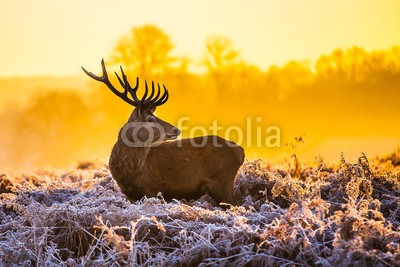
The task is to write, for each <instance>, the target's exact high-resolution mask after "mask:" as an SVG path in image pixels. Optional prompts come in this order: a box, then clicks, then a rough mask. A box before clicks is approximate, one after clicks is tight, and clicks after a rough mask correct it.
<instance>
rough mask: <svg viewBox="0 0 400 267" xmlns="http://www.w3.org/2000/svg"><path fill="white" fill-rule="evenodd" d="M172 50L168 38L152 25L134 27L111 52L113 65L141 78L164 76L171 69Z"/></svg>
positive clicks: (172, 60)
mask: <svg viewBox="0 0 400 267" xmlns="http://www.w3.org/2000/svg"><path fill="white" fill-rule="evenodd" d="M173 48H174V46H173V44H172V43H171V41H170V38H169V36H168V35H167V34H166V33H165V32H163V31H162V30H161V29H160V28H158V27H157V26H154V25H144V26H142V27H135V28H132V30H131V31H130V32H129V33H128V34H127V35H126V36H124V37H122V38H121V39H120V40H119V41H118V43H117V45H116V46H115V48H114V51H113V63H115V64H122V65H123V66H124V68H125V69H126V70H127V71H128V72H129V71H131V72H135V74H138V73H139V75H140V76H141V77H149V76H150V77H152V76H157V75H161V74H165V73H166V72H168V70H169V69H170V68H171V67H172V63H173V62H174V58H173V57H172V56H171V51H172V49H173Z"/></svg>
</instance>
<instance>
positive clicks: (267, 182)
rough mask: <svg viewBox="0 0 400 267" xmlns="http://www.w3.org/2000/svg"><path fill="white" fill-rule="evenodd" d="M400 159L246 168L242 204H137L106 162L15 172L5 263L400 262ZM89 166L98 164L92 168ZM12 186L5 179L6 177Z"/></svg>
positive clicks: (2, 214) (238, 190)
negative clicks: (67, 167) (220, 205)
mask: <svg viewBox="0 0 400 267" xmlns="http://www.w3.org/2000/svg"><path fill="white" fill-rule="evenodd" d="M394 162H396V159H395V158H394V156H393V155H391V156H390V157H383V158H380V159H376V160H372V161H368V159H367V157H366V156H365V155H362V156H361V157H360V159H359V161H357V162H355V163H351V162H347V161H346V159H345V157H344V156H342V159H341V162H339V164H338V165H336V166H335V165H329V164H327V163H324V162H323V161H321V160H320V161H318V162H316V163H308V164H306V163H302V165H301V166H302V168H301V169H298V170H296V173H297V174H298V177H292V176H291V173H293V170H291V169H290V168H288V167H287V165H285V164H284V163H282V164H280V165H279V166H278V165H275V164H267V163H263V162H262V161H261V160H255V161H245V163H244V164H243V166H242V167H241V169H240V170H239V174H238V177H237V179H236V182H235V197H236V198H237V199H238V200H240V202H241V206H230V208H229V206H228V208H227V209H224V208H221V207H219V206H218V205H217V203H215V201H214V200H213V199H212V198H211V197H209V196H207V195H206V196H203V197H201V198H200V199H197V200H192V201H190V202H186V201H178V200H173V201H170V202H167V201H165V200H164V199H163V197H162V195H159V196H158V197H156V198H143V199H141V200H140V201H137V202H134V203H130V202H129V201H127V200H126V198H125V196H124V195H123V194H122V193H121V192H120V190H119V187H118V186H117V184H116V183H115V182H114V180H113V179H112V177H111V175H110V172H109V170H108V167H107V166H106V165H104V164H102V163H100V162H92V163H91V162H85V164H84V167H82V166H83V165H82V164H80V165H79V166H78V168H77V169H73V170H58V171H55V170H51V171H49V170H42V171H38V172H35V173H30V174H21V175H17V176H14V177H12V176H6V175H5V174H2V179H3V180H4V179H7V183H10V185H12V186H7V191H2V192H3V193H2V194H0V204H1V208H0V263H1V265H3V266H60V265H62V266H126V265H130V266H136V265H139V266H228V265H229V266H310V265H311V266H399V265H400V247H399V245H398V244H399V242H400V175H399V173H400V172H399V171H400V169H399V166H394V164H393V163H394ZM86 166H90V167H86ZM4 181H5V180H4Z"/></svg>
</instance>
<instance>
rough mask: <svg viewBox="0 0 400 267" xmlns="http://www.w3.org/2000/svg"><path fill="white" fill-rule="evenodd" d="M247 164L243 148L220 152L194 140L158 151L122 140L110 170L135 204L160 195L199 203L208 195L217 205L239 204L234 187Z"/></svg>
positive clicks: (165, 145) (166, 145)
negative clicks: (198, 200)
mask: <svg viewBox="0 0 400 267" xmlns="http://www.w3.org/2000/svg"><path fill="white" fill-rule="evenodd" d="M201 138H202V137H200V138H198V139H201ZM207 138H209V139H210V140H212V139H213V138H217V139H219V140H218V142H219V143H220V144H224V141H225V140H223V139H222V138H220V137H217V136H208V137H207ZM221 139H222V140H221ZM200 142H201V140H199V141H198V142H197V143H200ZM232 145H233V144H232ZM243 160H244V152H243V149H242V148H241V147H239V146H236V147H228V146H222V147H218V148H216V147H214V145H213V143H212V142H207V143H206V145H205V146H201V147H193V146H192V144H191V142H190V139H182V140H177V141H166V142H163V143H161V144H160V145H159V146H156V147H148V148H147V147H145V148H132V147H128V146H126V145H125V143H124V142H123V141H122V140H121V138H119V139H118V141H117V143H116V144H115V146H114V148H113V150H112V153H111V157H110V162H109V166H110V170H111V173H112V175H113V177H114V179H115V180H116V182H117V183H118V185H119V186H120V188H121V191H122V192H123V193H124V194H125V195H126V196H127V197H128V198H130V199H132V200H135V199H136V200H137V199H140V198H142V197H143V196H147V197H154V196H156V195H157V194H158V192H162V193H163V196H164V198H165V199H167V200H170V199H172V198H176V199H196V198H198V197H200V196H202V195H204V194H206V193H208V194H209V195H210V196H212V197H213V198H214V199H215V200H216V201H217V202H226V203H231V204H235V200H234V197H233V183H234V179H235V176H236V172H237V170H238V169H239V167H240V165H242V163H243ZM154 166H156V168H154Z"/></svg>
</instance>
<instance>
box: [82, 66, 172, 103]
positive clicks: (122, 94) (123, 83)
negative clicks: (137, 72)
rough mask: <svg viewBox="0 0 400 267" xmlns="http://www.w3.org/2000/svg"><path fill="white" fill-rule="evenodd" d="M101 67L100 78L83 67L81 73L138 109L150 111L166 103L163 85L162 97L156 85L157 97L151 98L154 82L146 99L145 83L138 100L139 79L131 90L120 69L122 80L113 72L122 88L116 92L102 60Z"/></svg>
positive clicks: (166, 97) (166, 94) (146, 89)
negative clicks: (105, 86)
mask: <svg viewBox="0 0 400 267" xmlns="http://www.w3.org/2000/svg"><path fill="white" fill-rule="evenodd" d="M101 67H102V70H103V74H102V76H97V75H94V74H93V73H91V72H89V71H87V70H86V69H85V68H84V67H82V69H83V71H84V72H85V73H86V74H87V75H88V76H89V77H91V78H92V79H94V80H96V81H99V82H102V83H104V84H105V85H107V87H108V88H109V89H110V90H111V91H112V92H113V93H114V94H116V95H117V96H118V97H120V98H121V99H122V100H124V101H125V102H126V103H128V104H130V105H132V106H134V107H140V108H141V109H151V108H155V107H157V106H160V105H162V104H164V103H165V102H167V100H168V90H167V88H166V87H165V85H163V88H164V93H163V95H162V96H161V97H160V91H161V90H160V85H159V84H157V89H158V90H157V95H156V96H155V97H154V98H153V96H154V91H155V90H154V82H151V93H150V96H149V97H147V94H148V91H149V89H148V86H147V81H145V92H144V95H143V97H142V98H141V99H139V98H138V97H137V94H136V93H137V90H138V88H139V78H138V77H136V85H135V87H134V88H132V86H131V85H130V84H129V81H128V78H127V76H126V75H125V73H124V70H123V69H122V67H120V68H121V75H122V79H121V77H119V75H118V74H117V73H116V72H115V75H116V76H117V78H118V81H119V83H120V84H121V86H122V87H123V88H124V91H123V92H121V91H118V90H117V89H116V88H115V87H114V86H113V85H112V84H111V82H110V79H109V78H108V74H107V70H106V66H105V65H104V59H102V60H101ZM128 92H129V94H130V95H131V97H132V99H131V98H129V97H128Z"/></svg>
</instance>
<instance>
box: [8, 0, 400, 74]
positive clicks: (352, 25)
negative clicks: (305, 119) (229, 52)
mask: <svg viewBox="0 0 400 267" xmlns="http://www.w3.org/2000/svg"><path fill="white" fill-rule="evenodd" d="M399 14H400V1H397V0H382V1H374V0H335V1H320V0H306V1H288V0H284V1H282V0H279V1H278V0H277V1H267V0H260V1H254V0H252V1H232V0H223V1H222V0H219V1H212V0H203V1H183V0H169V1H161V0H160V1H154V0H153V1H132V0H119V1H98V0H97V1H95V0H85V1H79V0H71V1H54V0H35V1H28V0H24V1H22V0H21V1H5V0H2V1H0V22H1V25H2V26H1V27H0V36H1V42H0V47H1V49H0V59H1V60H0V76H26V75H29V76H31V75H71V74H81V70H80V66H81V65H85V66H87V67H88V68H89V69H92V68H95V67H96V66H97V65H98V61H99V59H100V58H102V57H107V56H108V55H110V52H111V51H112V49H113V47H114V45H115V43H116V41H117V40H118V39H119V38H120V37H121V36H122V35H124V34H126V33H127V32H128V31H129V29H131V28H132V27H135V26H142V25H143V24H147V23H151V24H155V25H157V26H159V27H160V28H162V29H163V30H164V31H165V32H167V33H168V34H169V35H170V37H171V39H172V41H173V43H174V44H175V45H176V49H175V53H176V54H178V55H187V56H190V57H192V58H195V59H200V58H201V55H202V52H203V51H204V50H203V49H204V43H205V39H206V36H207V35H210V34H222V35H224V36H226V37H229V38H231V39H232V40H233V42H234V44H235V46H236V47H237V48H238V49H240V50H241V51H242V56H243V57H244V59H245V60H247V61H249V62H250V63H253V64H256V65H259V66H260V67H262V68H264V69H265V68H267V67H268V66H269V65H271V64H283V63H285V62H286V61H288V60H290V59H296V60H301V59H311V60H312V59H315V58H316V57H318V56H319V55H320V54H322V53H329V52H331V51H332V50H333V49H335V48H347V47H350V46H353V45H358V46H361V47H364V48H366V49H367V50H372V49H387V48H390V47H391V46H393V45H399V44H400V16H399Z"/></svg>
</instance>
